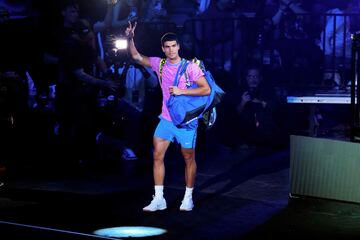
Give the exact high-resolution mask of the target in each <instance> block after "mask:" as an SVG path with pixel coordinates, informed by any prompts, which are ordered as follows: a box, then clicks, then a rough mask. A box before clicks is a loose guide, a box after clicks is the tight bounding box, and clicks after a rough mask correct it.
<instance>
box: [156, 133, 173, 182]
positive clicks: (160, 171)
mask: <svg viewBox="0 0 360 240" xmlns="http://www.w3.org/2000/svg"><path fill="white" fill-rule="evenodd" d="M153 143H154V153H153V157H154V163H153V173H154V183H155V185H164V177H165V164H164V157H165V153H166V150H167V149H168V147H169V145H170V141H168V140H165V139H162V138H158V137H154V139H153Z"/></svg>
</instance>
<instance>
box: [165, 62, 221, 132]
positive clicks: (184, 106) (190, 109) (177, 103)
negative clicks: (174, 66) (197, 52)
mask: <svg viewBox="0 0 360 240" xmlns="http://www.w3.org/2000/svg"><path fill="white" fill-rule="evenodd" d="M191 62H193V63H195V64H197V65H198V66H199V67H200V69H201V70H202V71H203V72H204V74H205V75H204V77H205V79H206V80H207V82H208V84H209V86H210V88H211V92H210V94H209V95H205V96H189V95H178V96H176V95H171V96H170V98H169V100H168V101H167V107H168V109H169V113H170V117H171V119H172V121H173V123H174V125H175V126H176V127H178V128H188V129H194V128H196V127H197V126H198V121H197V120H198V119H202V120H203V123H204V124H205V126H206V128H210V127H212V126H213V125H214V123H215V120H216V108H215V106H216V105H217V104H218V103H220V102H221V100H222V98H223V96H224V95H225V92H224V91H223V90H222V89H221V88H220V87H219V86H218V85H217V84H216V82H215V80H214V78H213V77H212V75H211V73H210V72H209V71H207V70H206V69H205V66H204V64H203V62H202V61H200V60H198V59H196V58H194V59H192V61H188V60H184V59H183V60H182V62H181V64H180V67H179V69H178V71H177V74H176V76H175V80H174V84H173V85H174V86H178V84H179V79H180V77H181V76H182V75H183V74H185V78H186V80H188V75H187V73H186V68H187V66H188V65H189V64H190V63H191ZM164 64H165V59H162V60H161V61H160V76H161V74H162V68H163V66H164ZM187 82H189V81H187ZM187 87H188V88H197V87H198V86H197V85H196V84H192V85H187Z"/></svg>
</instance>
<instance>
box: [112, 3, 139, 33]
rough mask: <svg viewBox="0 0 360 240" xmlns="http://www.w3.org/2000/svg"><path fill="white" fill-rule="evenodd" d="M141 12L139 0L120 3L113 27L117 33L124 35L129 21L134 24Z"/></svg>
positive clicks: (115, 12) (115, 9)
mask: <svg viewBox="0 0 360 240" xmlns="http://www.w3.org/2000/svg"><path fill="white" fill-rule="evenodd" d="M139 10H140V1H139V0H125V1H118V2H117V3H116V5H115V8H114V16H113V19H112V27H113V28H114V29H116V32H119V33H123V32H124V30H125V28H126V27H127V25H128V24H129V21H130V22H133V21H136V20H137V19H138V18H139V14H140V12H139Z"/></svg>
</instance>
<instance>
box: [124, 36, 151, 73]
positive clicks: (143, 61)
mask: <svg viewBox="0 0 360 240" xmlns="http://www.w3.org/2000/svg"><path fill="white" fill-rule="evenodd" d="M129 51H130V55H131V57H132V59H134V60H135V61H136V62H137V63H139V64H141V65H143V66H145V67H151V64H150V59H149V57H147V56H144V55H141V54H140V53H139V52H138V50H137V49H136V47H135V43H134V39H133V38H130V39H129Z"/></svg>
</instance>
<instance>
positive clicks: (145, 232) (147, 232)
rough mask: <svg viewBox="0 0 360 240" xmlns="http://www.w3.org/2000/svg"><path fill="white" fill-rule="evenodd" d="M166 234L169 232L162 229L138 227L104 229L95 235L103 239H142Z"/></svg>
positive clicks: (95, 232) (97, 231)
mask: <svg viewBox="0 0 360 240" xmlns="http://www.w3.org/2000/svg"><path fill="white" fill-rule="evenodd" d="M166 232H167V231H166V230H164V229H161V228H154V227H143V226H136V227H113V228H103V229H99V230H96V231H94V234H96V235H99V236H102V237H116V238H121V237H122V238H130V237H133V238H141V237H151V236H158V235H161V234H164V233H166Z"/></svg>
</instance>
